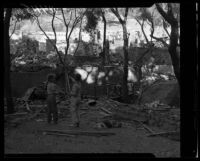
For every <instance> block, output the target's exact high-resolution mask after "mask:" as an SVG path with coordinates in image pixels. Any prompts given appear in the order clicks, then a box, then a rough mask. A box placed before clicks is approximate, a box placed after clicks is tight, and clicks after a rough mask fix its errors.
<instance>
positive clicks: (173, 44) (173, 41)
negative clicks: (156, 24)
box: [156, 3, 180, 85]
mask: <svg viewBox="0 0 200 161" xmlns="http://www.w3.org/2000/svg"><path fill="white" fill-rule="evenodd" d="M156 8H157V10H158V12H159V13H160V14H161V15H162V17H163V18H164V19H165V21H167V22H168V23H169V24H170V25H171V33H170V44H169V46H168V51H169V54H170V56H171V60H172V65H173V67H174V74H175V76H176V78H177V81H178V83H179V85H180V57H179V53H178V52H177V50H176V48H177V47H178V39H179V33H178V21H177V19H176V18H175V17H174V15H173V12H172V5H171V4H170V3H169V4H168V12H165V11H164V10H163V9H162V7H161V6H160V5H159V4H157V3H156Z"/></svg>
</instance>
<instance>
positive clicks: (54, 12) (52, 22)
mask: <svg viewBox="0 0 200 161" xmlns="http://www.w3.org/2000/svg"><path fill="white" fill-rule="evenodd" d="M52 10H53V18H52V21H51V26H52V29H53V33H54V37H55V44H56V43H57V35H56V30H55V27H54V18H55V15H56V11H55V10H54V9H52Z"/></svg>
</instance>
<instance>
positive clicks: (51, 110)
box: [47, 74, 81, 127]
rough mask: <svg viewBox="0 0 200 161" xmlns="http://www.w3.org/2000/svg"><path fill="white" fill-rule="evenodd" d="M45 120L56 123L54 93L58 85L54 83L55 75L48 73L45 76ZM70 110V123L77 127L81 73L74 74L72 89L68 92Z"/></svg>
mask: <svg viewBox="0 0 200 161" xmlns="http://www.w3.org/2000/svg"><path fill="white" fill-rule="evenodd" d="M47 79H48V82H47V122H48V123H51V121H52V120H53V122H54V123H55V124H57V123H58V109H57V105H56V94H58V93H59V92H58V86H57V85H56V83H55V75H54V74H50V75H48V77H47ZM70 96H71V98H70V111H71V117H72V125H71V126H74V127H79V125H80V116H79V106H80V102H81V75H80V74H76V75H75V79H74V82H73V86H72V91H71V94H70Z"/></svg>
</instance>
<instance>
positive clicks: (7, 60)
mask: <svg viewBox="0 0 200 161" xmlns="http://www.w3.org/2000/svg"><path fill="white" fill-rule="evenodd" d="M11 15H12V8H7V9H6V15H5V19H4V67H5V70H4V83H5V86H4V87H5V88H4V89H5V95H6V103H7V113H8V114H10V113H13V112H14V105H13V101H12V90H11V81H10V42H9V41H10V40H9V27H10V18H11Z"/></svg>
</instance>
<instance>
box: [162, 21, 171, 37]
mask: <svg viewBox="0 0 200 161" xmlns="http://www.w3.org/2000/svg"><path fill="white" fill-rule="evenodd" d="M165 23H166V22H165V20H163V28H164V30H165V32H166V33H167V35H168V36H169V37H170V34H169V32H168V30H167V28H166V24H165Z"/></svg>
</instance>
